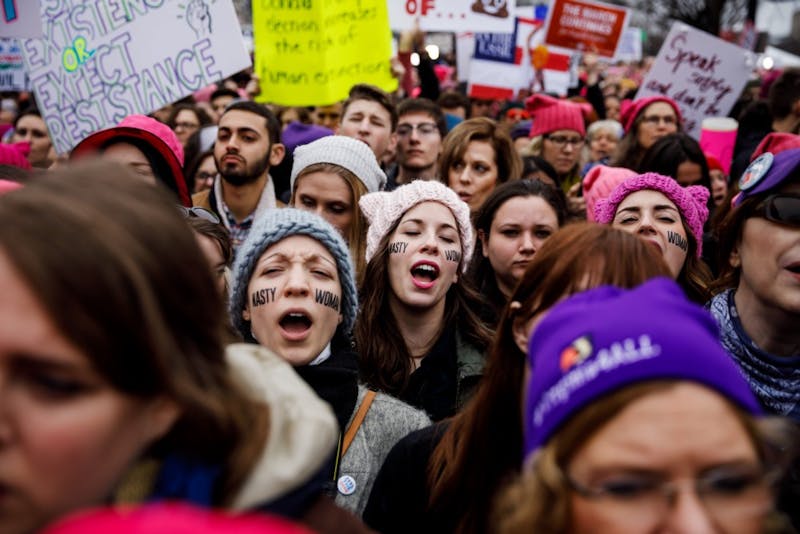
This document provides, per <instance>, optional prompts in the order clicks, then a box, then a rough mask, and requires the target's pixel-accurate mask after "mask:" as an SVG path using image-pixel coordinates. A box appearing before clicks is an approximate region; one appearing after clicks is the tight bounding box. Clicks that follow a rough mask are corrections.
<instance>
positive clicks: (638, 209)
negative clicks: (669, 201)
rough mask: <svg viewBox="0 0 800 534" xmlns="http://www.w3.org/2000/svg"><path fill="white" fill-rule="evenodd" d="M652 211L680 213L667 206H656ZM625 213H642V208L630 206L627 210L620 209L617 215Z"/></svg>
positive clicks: (676, 209)
mask: <svg viewBox="0 0 800 534" xmlns="http://www.w3.org/2000/svg"><path fill="white" fill-rule="evenodd" d="M653 209H655V211H662V210H671V211H674V212H676V213H680V212H679V211H678V208H674V207H672V206H668V205H666V204H656V205H655V206H654V208H653ZM626 211H642V208H641V207H640V206H631V207H629V208H622V209H621V210H619V211H618V212H617V213H623V212H626Z"/></svg>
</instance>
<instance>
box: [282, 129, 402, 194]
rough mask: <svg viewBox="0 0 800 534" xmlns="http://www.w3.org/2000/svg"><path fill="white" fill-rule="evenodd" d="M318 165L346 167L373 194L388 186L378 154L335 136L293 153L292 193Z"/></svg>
mask: <svg viewBox="0 0 800 534" xmlns="http://www.w3.org/2000/svg"><path fill="white" fill-rule="evenodd" d="M315 163H333V164H334V165H339V166H340V167H344V168H345V169H347V170H348V171H350V172H352V173H353V174H355V175H356V177H357V178H358V179H359V180H361V182H362V183H363V184H364V186H365V187H366V188H367V191H368V192H370V193H374V192H376V191H380V190H381V189H383V186H384V185H386V174H384V172H383V171H382V170H381V168H380V166H379V165H378V160H377V159H375V154H374V153H373V152H372V150H371V149H370V148H369V146H368V145H367V144H366V143H364V142H362V141H358V140H356V139H353V138H352V137H346V136H344V135H332V136H329V137H323V138H322V139H318V140H316V141H314V142H312V143H309V144H307V145H303V146H299V147H297V149H296V150H295V151H294V164H293V165H292V176H291V190H292V192H294V184H295V182H296V181H297V176H298V175H299V174H300V173H301V172H303V170H304V169H306V168H307V167H309V166H311V165H314V164H315Z"/></svg>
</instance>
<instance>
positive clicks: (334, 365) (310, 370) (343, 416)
mask: <svg viewBox="0 0 800 534" xmlns="http://www.w3.org/2000/svg"><path fill="white" fill-rule="evenodd" d="M295 371H297V374H298V375H300V378H302V379H303V380H305V381H306V383H307V384H308V385H309V386H311V389H313V390H314V392H315V393H316V394H317V395H319V397H320V398H321V399H322V400H324V401H325V402H327V403H328V404H330V405H331V408H333V412H334V414H336V420H337V421H338V422H339V428H340V429H341V431H342V432H344V430H345V429H346V428H347V423H348V422H349V421H350V417H352V415H353V412H354V411H355V409H356V398H357V396H358V363H357V361H356V355H355V354H354V353H353V352H351V351H349V350H346V349H343V348H336V347H335V346H334V347H332V350H331V355H330V357H329V358H328V359H327V360H325V361H323V362H322V363H320V364H319V365H303V366H300V367H295Z"/></svg>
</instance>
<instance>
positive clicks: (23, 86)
mask: <svg viewBox="0 0 800 534" xmlns="http://www.w3.org/2000/svg"><path fill="white" fill-rule="evenodd" d="M29 89H30V86H29V84H28V77H27V76H26V74H25V62H24V61H23V59H22V50H21V49H20V47H19V42H17V40H16V39H0V91H28V90H29Z"/></svg>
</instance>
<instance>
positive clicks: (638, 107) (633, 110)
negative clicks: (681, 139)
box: [619, 96, 683, 133]
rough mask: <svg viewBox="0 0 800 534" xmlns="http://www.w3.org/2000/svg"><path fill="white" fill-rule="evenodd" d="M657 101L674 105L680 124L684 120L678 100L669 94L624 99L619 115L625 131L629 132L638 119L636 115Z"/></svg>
mask: <svg viewBox="0 0 800 534" xmlns="http://www.w3.org/2000/svg"><path fill="white" fill-rule="evenodd" d="M656 102H664V103H665V104H669V105H670V106H672V109H673V110H675V115H676V116H677V118H678V124H680V123H681V122H682V121H683V117H681V108H680V107H678V104H677V102H675V101H674V100H672V99H671V98H670V97H668V96H647V97H644V98H637V99H636V100H623V101H622V103H621V104H620V113H619V115H620V122H621V123H622V126H623V127H624V128H625V132H626V133H627V132H629V131H630V130H631V128H632V127H633V123H634V122H635V121H636V117H638V116H639V114H640V113H641V112H643V111H644V110H645V109H646V108H647V106H649V105H650V104H655V103H656Z"/></svg>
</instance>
